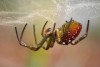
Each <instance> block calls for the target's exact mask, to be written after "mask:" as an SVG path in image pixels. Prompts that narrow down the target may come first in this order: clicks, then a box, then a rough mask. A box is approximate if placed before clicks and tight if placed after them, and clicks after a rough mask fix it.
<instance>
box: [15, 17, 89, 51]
mask: <svg viewBox="0 0 100 67" xmlns="http://www.w3.org/2000/svg"><path fill="white" fill-rule="evenodd" d="M47 22H48V21H46V23H45V24H44V26H43V29H42V32H41V35H42V37H43V38H42V40H41V41H40V43H37V39H36V34H35V25H34V24H33V31H34V38H35V44H36V45H37V47H33V46H32V47H31V46H28V45H26V44H25V42H23V41H22V37H23V33H24V30H25V28H26V26H27V24H25V26H24V28H23V30H22V34H21V36H20V38H19V36H18V32H17V27H15V31H16V35H17V39H18V42H19V44H20V45H21V46H24V47H27V48H29V49H31V50H34V51H37V50H38V49H40V48H41V47H43V48H44V49H45V50H48V49H49V47H53V46H54V43H55V41H56V42H57V43H58V44H62V45H68V44H72V45H75V44H77V43H78V42H80V41H81V40H83V39H84V38H86V37H87V34H88V28H89V20H88V23H87V29H86V33H85V34H84V35H83V36H82V37H80V38H79V39H78V40H76V41H75V42H74V40H75V39H76V37H77V36H78V35H79V33H80V31H81V29H82V24H81V23H79V22H77V21H75V20H73V19H72V18H71V20H70V21H69V22H68V21H66V22H65V23H64V24H63V25H62V26H61V27H60V28H57V29H55V25H56V23H54V26H53V29H52V28H47V29H45V26H46V24H47ZM45 42H47V46H46V47H44V46H43V44H44V43H45Z"/></svg>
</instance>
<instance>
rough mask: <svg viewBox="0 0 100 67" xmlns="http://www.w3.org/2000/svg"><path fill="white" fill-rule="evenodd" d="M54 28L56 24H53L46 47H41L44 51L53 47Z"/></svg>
mask: <svg viewBox="0 0 100 67" xmlns="http://www.w3.org/2000/svg"><path fill="white" fill-rule="evenodd" d="M55 26H56V23H54V26H53V30H52V33H51V34H50V37H49V39H48V40H47V41H46V42H47V46H46V47H43V49H45V50H48V49H49V47H53V46H54V42H55V34H54V33H53V32H54V30H55Z"/></svg>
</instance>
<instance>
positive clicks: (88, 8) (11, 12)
mask: <svg viewBox="0 0 100 67" xmlns="http://www.w3.org/2000/svg"><path fill="white" fill-rule="evenodd" d="M71 17H72V18H73V19H74V20H76V21H78V22H80V23H82V25H83V28H82V32H81V33H80V35H79V37H80V36H82V35H83V34H84V33H85V30H86V24H87V20H88V19H89V20H90V27H89V34H88V37H87V38H86V39H84V40H83V41H81V42H80V43H78V44H77V45H74V46H73V45H70V44H69V45H65V46H62V45H59V44H57V43H55V46H54V47H53V48H51V49H49V50H47V51H46V50H43V49H42V48H41V49H40V50H39V51H31V50H29V49H27V48H25V47H22V46H20V45H19V43H18V40H17V38H16V34H15V30H14V27H15V26H16V27H17V28H18V33H19V35H20V34H21V31H22V28H23V26H24V25H25V23H28V26H27V27H26V30H25V33H24V36H23V40H24V41H25V42H26V43H27V44H28V45H34V46H35V43H34V36H33V28H32V25H33V24H35V27H36V35H37V39H38V42H39V41H40V40H41V30H42V27H43V25H44V23H45V22H46V21H47V20H48V21H49V23H48V24H47V26H46V27H51V28H52V27H53V24H54V22H56V23H57V25H56V28H58V27H60V26H61V25H62V24H64V23H65V21H66V20H68V21H69V20H70V18H71ZM99 21H100V0H0V67H100V22H99ZM79 37H78V38H79ZM78 38H77V39H78Z"/></svg>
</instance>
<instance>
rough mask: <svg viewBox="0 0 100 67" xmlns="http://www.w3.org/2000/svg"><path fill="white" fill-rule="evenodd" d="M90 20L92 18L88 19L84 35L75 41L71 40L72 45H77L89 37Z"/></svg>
mask: <svg viewBox="0 0 100 67" xmlns="http://www.w3.org/2000/svg"><path fill="white" fill-rule="evenodd" d="M89 22H90V20H88V23H87V28H86V33H85V34H84V35H83V36H81V37H80V38H79V39H78V40H76V41H75V42H71V44H72V45H76V44H77V43H78V42H80V41H82V40H83V39H84V38H86V37H87V35H88V29H89Z"/></svg>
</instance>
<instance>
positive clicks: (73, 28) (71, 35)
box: [64, 21, 82, 44]
mask: <svg viewBox="0 0 100 67" xmlns="http://www.w3.org/2000/svg"><path fill="white" fill-rule="evenodd" d="M81 29H82V25H81V23H78V22H77V21H72V22H71V24H70V27H69V31H68V34H66V35H65V37H64V42H65V44H69V43H70V42H71V41H73V40H74V39H75V38H76V37H77V36H78V35H79V33H80V31H81Z"/></svg>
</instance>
